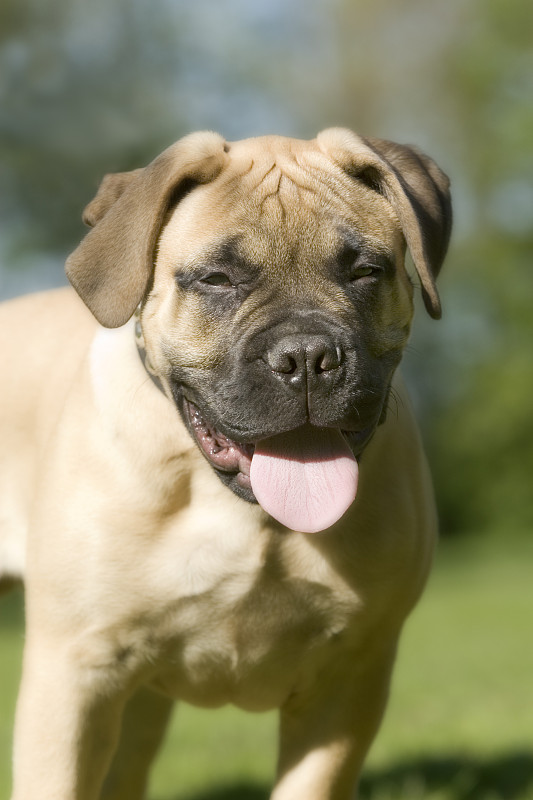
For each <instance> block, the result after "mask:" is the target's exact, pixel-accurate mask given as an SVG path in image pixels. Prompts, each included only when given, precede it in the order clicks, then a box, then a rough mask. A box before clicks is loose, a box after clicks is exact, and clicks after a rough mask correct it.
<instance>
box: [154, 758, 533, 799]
mask: <svg viewBox="0 0 533 800" xmlns="http://www.w3.org/2000/svg"><path fill="white" fill-rule="evenodd" d="M528 791H529V792H531V791H533V752H531V753H527V752H523V753H509V754H503V755H500V756H495V757H494V758H492V759H486V760H481V759H476V758H466V757H460V756H450V757H447V758H432V757H428V758H422V759H420V760H417V761H407V762H404V763H399V764H397V765H394V766H392V767H389V768H388V769H379V770H367V771H365V774H364V777H363V779H362V781H361V786H360V791H359V798H360V800H380V798H387V800H396V799H397V800H400V799H401V800H422V798H425V797H430V796H431V795H432V794H433V793H439V796H443V797H446V798H449V800H519V798H522V797H525V795H526V792H528ZM440 793H442V795H441V794H440ZM268 797H269V789H268V788H267V787H262V786H254V785H246V784H236V785H235V786H229V787H225V788H219V789H213V790H210V791H207V792H203V793H201V794H195V795H191V796H190V797H187V798H185V797H184V796H183V795H178V796H177V797H175V798H170V797H168V798H164V799H163V798H161V799H160V800H268Z"/></svg>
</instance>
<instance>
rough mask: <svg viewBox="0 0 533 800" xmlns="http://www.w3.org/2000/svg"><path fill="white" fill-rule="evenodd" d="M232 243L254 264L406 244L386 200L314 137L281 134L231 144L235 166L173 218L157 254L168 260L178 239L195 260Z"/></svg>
mask: <svg viewBox="0 0 533 800" xmlns="http://www.w3.org/2000/svg"><path fill="white" fill-rule="evenodd" d="M228 240H231V242H232V243H233V245H232V246H233V249H234V250H235V249H236V243H238V249H239V252H240V253H241V255H242V256H243V257H247V258H249V259H250V260H251V261H254V262H256V263H258V262H265V261H272V260H274V261H276V262H278V263H279V261H287V260H289V259H290V260H291V261H294V260H297V259H300V260H302V259H303V260H305V259H306V258H313V259H315V258H317V257H322V258H326V257H327V256H328V255H330V254H331V253H332V252H333V251H338V250H342V249H343V247H345V246H348V247H352V248H354V249H371V250H373V251H376V250H377V251H378V252H381V253H383V255H385V256H389V257H391V258H394V257H395V256H397V255H398V252H399V251H401V250H402V248H403V236H402V234H401V231H400V227H399V224H398V220H397V217H396V215H395V213H394V211H393V209H392V207H391V205H390V204H389V203H388V202H387V200H386V199H385V198H383V197H382V196H381V195H379V194H377V193H376V192H373V191H372V189H370V188H369V187H368V186H366V185H365V184H363V183H360V182H358V181H357V180H355V179H353V178H351V177H350V176H349V175H347V174H346V173H345V172H344V171H343V170H342V169H341V168H340V167H338V166H337V165H336V164H334V163H333V162H332V161H331V160H330V159H329V158H328V157H327V156H326V155H325V154H324V153H322V152H321V151H320V150H319V149H318V148H317V146H316V144H315V143H314V142H302V141H299V140H291V139H285V138H281V137H262V138H261V139H252V140H245V141H243V142H238V143H236V144H235V145H231V146H230V162H229V166H228V167H227V168H226V169H225V170H224V171H223V172H222V173H221V174H220V175H219V176H218V178H217V179H216V180H215V181H213V182H212V183H209V184H206V185H201V186H198V187H196V188H194V189H193V190H192V191H191V192H190V193H189V194H188V195H187V196H186V197H185V198H184V199H183V200H182V201H181V202H180V203H179V204H178V205H177V206H176V208H175V209H174V210H173V211H172V213H171V214H170V215H169V219H168V221H167V224H166V226H165V229H164V231H163V234H162V237H161V241H160V248H159V252H160V255H161V256H163V257H165V256H169V257H170V256H171V253H170V252H169V253H167V252H166V251H167V249H175V247H176V245H177V243H178V242H179V249H180V253H181V254H182V256H183V257H184V258H185V259H187V258H194V257H195V255H196V254H198V255H199V254H201V253H205V252H208V251H209V250H211V249H213V248H217V249H219V245H220V246H223V244H224V242H226V241H228Z"/></svg>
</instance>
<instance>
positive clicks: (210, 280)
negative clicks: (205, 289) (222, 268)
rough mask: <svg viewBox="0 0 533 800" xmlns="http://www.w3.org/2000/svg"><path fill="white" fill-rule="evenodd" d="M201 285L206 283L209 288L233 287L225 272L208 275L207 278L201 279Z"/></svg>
mask: <svg viewBox="0 0 533 800" xmlns="http://www.w3.org/2000/svg"><path fill="white" fill-rule="evenodd" d="M200 283H205V284H207V285H208V286H221V287H222V288H230V287H232V286H233V284H232V282H231V281H230V279H229V278H228V276H227V275H226V273H225V272H212V273H211V274H210V275H206V276H205V278H201V279H200Z"/></svg>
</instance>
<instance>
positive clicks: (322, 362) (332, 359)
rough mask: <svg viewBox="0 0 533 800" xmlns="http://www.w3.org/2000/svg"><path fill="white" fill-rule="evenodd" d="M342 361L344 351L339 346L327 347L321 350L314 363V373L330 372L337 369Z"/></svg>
mask: <svg viewBox="0 0 533 800" xmlns="http://www.w3.org/2000/svg"><path fill="white" fill-rule="evenodd" d="M341 363H342V353H341V351H340V348H339V347H335V349H333V348H327V349H326V350H324V351H323V352H321V353H320V354H319V355H318V356H317V358H316V360H315V363H314V370H313V371H314V373H315V374H316V375H321V374H322V373H323V372H329V371H330V370H332V369H337V367H340V365H341Z"/></svg>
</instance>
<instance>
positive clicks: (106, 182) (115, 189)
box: [81, 169, 143, 228]
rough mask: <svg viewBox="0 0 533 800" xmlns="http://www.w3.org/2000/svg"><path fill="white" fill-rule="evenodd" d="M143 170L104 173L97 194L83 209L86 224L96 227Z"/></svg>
mask: <svg viewBox="0 0 533 800" xmlns="http://www.w3.org/2000/svg"><path fill="white" fill-rule="evenodd" d="M142 171H143V170H142V169H133V170H131V172H111V173H110V174H109V175H104V177H103V178H102V182H101V184H100V186H99V187H98V191H97V192H96V195H95V196H94V198H93V199H92V200H91V202H90V203H89V204H88V205H86V206H85V208H84V209H83V214H82V215H81V218H82V220H83V221H84V222H85V224H86V225H88V226H89V227H90V228H94V226H95V225H96V223H97V222H100V220H101V219H102V217H103V216H104V215H105V214H107V212H108V211H109V209H110V208H111V206H112V205H113V204H114V203H115V202H116V201H117V200H118V198H119V197H120V195H121V194H124V192H125V191H126V189H127V188H128V186H129V185H130V183H132V182H133V181H134V180H135V178H137V177H138V176H139V175H140V174H141V172H142Z"/></svg>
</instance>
